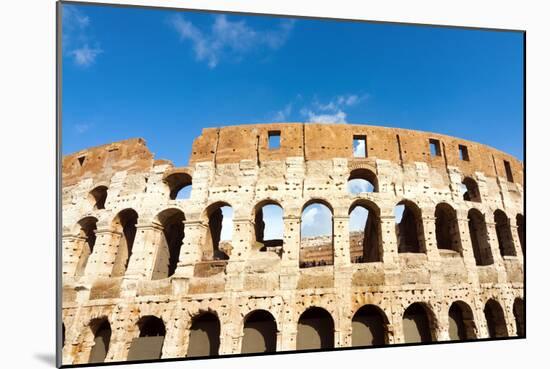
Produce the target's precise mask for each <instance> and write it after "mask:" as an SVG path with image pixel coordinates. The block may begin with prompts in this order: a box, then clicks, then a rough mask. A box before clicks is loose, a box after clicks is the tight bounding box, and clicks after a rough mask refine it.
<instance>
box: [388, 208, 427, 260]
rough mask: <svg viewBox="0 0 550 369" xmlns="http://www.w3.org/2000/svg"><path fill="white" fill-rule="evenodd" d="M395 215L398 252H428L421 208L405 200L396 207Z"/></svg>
mask: <svg viewBox="0 0 550 369" xmlns="http://www.w3.org/2000/svg"><path fill="white" fill-rule="evenodd" d="M394 214H395V223H396V225H395V232H396V235H397V245H398V252H400V253H404V252H412V253H423V252H426V248H425V247H424V237H423V234H424V226H423V225H422V213H421V211H420V208H419V207H418V206H417V205H416V204H415V203H413V202H411V201H408V200H403V201H401V202H399V203H398V204H397V205H396V206H395V209H394Z"/></svg>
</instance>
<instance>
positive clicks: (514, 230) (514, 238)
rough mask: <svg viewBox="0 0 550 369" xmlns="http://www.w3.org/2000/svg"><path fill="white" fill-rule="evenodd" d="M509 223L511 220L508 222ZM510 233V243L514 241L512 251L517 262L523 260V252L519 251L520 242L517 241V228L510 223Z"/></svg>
mask: <svg viewBox="0 0 550 369" xmlns="http://www.w3.org/2000/svg"><path fill="white" fill-rule="evenodd" d="M510 222H511V220H510ZM510 231H511V232H512V241H514V249H515V250H516V255H517V257H518V260H520V261H522V260H523V250H522V249H521V241H520V240H519V234H518V227H517V226H515V225H512V224H511V223H510Z"/></svg>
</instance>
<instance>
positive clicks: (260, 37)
mask: <svg viewBox="0 0 550 369" xmlns="http://www.w3.org/2000/svg"><path fill="white" fill-rule="evenodd" d="M169 22H170V24H171V26H172V27H173V28H174V29H175V30H176V32H177V33H178V34H179V36H180V39H181V40H182V41H190V42H191V43H192V45H193V51H194V53H195V57H196V58H197V60H199V61H205V62H206V63H207V64H208V67H209V68H215V67H216V66H217V65H218V64H219V62H220V59H221V58H222V57H224V56H232V57H237V59H240V58H242V57H243V56H244V55H245V54H246V53H247V52H249V51H251V50H253V49H254V48H257V47H261V46H264V47H268V48H270V49H272V50H277V49H279V48H281V47H282V46H283V45H284V44H285V43H286V41H287V39H288V37H289V36H290V33H291V31H292V28H293V27H294V21H283V22H281V23H280V25H279V28H278V29H276V30H269V31H258V30H255V29H253V28H251V27H250V26H248V25H247V24H246V22H245V21H231V20H229V19H228V18H227V16H226V15H217V16H216V17H215V19H214V23H213V24H212V27H211V29H210V31H207V32H205V31H203V30H200V29H199V28H198V27H196V26H195V25H194V24H193V23H192V22H190V21H188V20H186V19H184V18H183V16H181V15H180V14H178V15H176V16H174V17H172V18H170V20H169Z"/></svg>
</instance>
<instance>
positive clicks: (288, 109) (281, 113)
mask: <svg viewBox="0 0 550 369" xmlns="http://www.w3.org/2000/svg"><path fill="white" fill-rule="evenodd" d="M291 113H292V103H288V104H286V105H285V107H284V108H283V109H281V110H278V111H277V112H275V115H274V116H273V119H272V120H273V121H274V122H284V121H286V120H288V118H289V117H290V114H291Z"/></svg>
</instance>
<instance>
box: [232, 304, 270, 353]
mask: <svg viewBox="0 0 550 369" xmlns="http://www.w3.org/2000/svg"><path fill="white" fill-rule="evenodd" d="M276 346H277V323H275V318H273V315H271V314H270V313H269V312H267V311H265V310H256V311H253V312H252V313H250V314H248V316H247V317H246V318H245V321H244V328H243V343H242V349H241V352H242V353H243V354H248V353H253V352H275V349H276Z"/></svg>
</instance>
